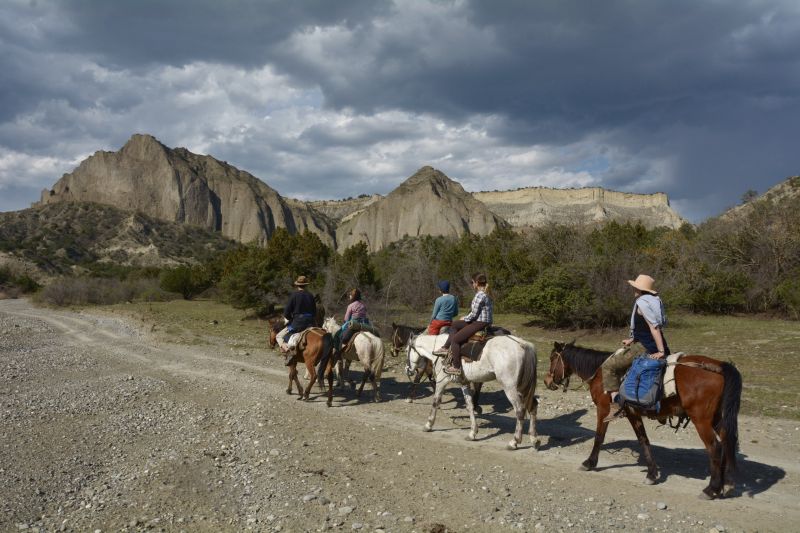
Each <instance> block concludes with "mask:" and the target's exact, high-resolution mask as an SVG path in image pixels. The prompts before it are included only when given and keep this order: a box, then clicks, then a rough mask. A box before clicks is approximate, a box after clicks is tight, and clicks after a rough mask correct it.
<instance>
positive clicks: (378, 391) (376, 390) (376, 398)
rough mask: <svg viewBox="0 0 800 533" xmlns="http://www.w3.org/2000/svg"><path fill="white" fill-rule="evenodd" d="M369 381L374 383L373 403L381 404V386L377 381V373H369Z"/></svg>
mask: <svg viewBox="0 0 800 533" xmlns="http://www.w3.org/2000/svg"><path fill="white" fill-rule="evenodd" d="M369 381H370V383H372V401H373V402H379V401H381V384H380V382H379V381H378V380H377V379H376V376H375V372H373V371H371V370H370V372H369Z"/></svg>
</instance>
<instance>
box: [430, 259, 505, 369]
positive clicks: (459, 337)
mask: <svg viewBox="0 0 800 533" xmlns="http://www.w3.org/2000/svg"><path fill="white" fill-rule="evenodd" d="M472 287H473V288H474V289H475V290H476V291H477V292H476V293H475V297H474V298H473V299H472V305H471V306H470V311H469V314H468V315H467V316H465V317H463V318H462V319H461V320H456V321H455V322H453V324H452V325H451V326H450V336H449V337H448V338H447V341H446V342H445V343H444V345H443V346H442V347H441V348H439V349H438V350H435V351H434V352H433V353H434V355H447V353H448V352H450V353H451V354H452V357H451V359H452V361H451V363H450V365H448V366H447V368H445V369H444V371H445V372H447V373H448V374H455V375H458V374H460V373H461V344H462V343H464V342H466V341H467V340H469V338H470V337H472V335H474V334H475V333H477V332H479V331H480V330H482V329H484V328H485V327H486V326H489V325H490V324H491V323H492V307H493V304H492V299H491V298H490V297H489V295H488V294H487V293H486V291H487V290H488V288H489V282H488V281H487V279H486V274H474V275H473V276H472Z"/></svg>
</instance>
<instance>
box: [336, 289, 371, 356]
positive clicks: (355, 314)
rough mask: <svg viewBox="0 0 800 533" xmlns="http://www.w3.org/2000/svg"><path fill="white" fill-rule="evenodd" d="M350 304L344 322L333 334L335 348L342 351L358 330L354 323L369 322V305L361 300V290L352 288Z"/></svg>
mask: <svg viewBox="0 0 800 533" xmlns="http://www.w3.org/2000/svg"><path fill="white" fill-rule="evenodd" d="M349 296H350V304H349V305H348V306H347V310H346V311H345V313H344V324H342V327H341V328H340V329H339V331H337V332H336V333H335V334H334V336H333V346H334V350H336V351H337V352H341V350H342V346H347V343H348V342H350V339H352V338H353V335H355V334H356V333H357V332H358V330H357V329H356V328H353V327H352V325H353V323H359V324H369V318H368V317H367V306H366V305H364V302H362V301H361V291H360V290H358V289H352V290H351V291H350V294H349Z"/></svg>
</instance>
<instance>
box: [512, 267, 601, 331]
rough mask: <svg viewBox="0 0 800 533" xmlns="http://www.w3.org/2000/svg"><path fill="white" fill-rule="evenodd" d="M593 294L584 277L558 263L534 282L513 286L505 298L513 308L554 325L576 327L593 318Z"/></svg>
mask: <svg viewBox="0 0 800 533" xmlns="http://www.w3.org/2000/svg"><path fill="white" fill-rule="evenodd" d="M593 301H594V297H593V295H592V292H591V290H590V289H589V287H587V286H586V282H585V280H584V278H583V277H582V276H580V275H579V274H577V273H576V272H575V271H574V270H571V269H568V268H565V267H561V266H556V267H551V268H549V269H548V270H546V271H544V272H543V273H542V275H541V276H539V277H538V278H537V279H536V280H535V281H534V282H533V283H531V284H528V285H518V286H516V287H513V288H512V289H511V290H510V291H509V294H508V296H507V297H506V299H505V305H506V306H508V307H509V308H510V309H512V310H515V311H520V312H527V313H532V314H535V315H537V316H538V317H540V318H542V319H543V320H544V321H545V322H546V323H547V324H548V325H551V326H576V325H581V324H585V323H587V322H589V321H590V318H591V317H590V316H589V312H590V309H591V307H592V305H593Z"/></svg>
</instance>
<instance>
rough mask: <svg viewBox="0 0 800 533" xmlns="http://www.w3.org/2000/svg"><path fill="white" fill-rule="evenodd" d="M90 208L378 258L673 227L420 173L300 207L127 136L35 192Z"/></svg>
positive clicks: (593, 202)
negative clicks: (296, 237) (312, 237)
mask: <svg viewBox="0 0 800 533" xmlns="http://www.w3.org/2000/svg"><path fill="white" fill-rule="evenodd" d="M61 202H97V203H100V204H107V205H112V206H114V207H117V208H120V209H124V210H130V211H138V212H141V213H144V214H145V215H148V216H151V217H154V218H157V219H160V220H166V221H172V222H179V223H185V224H190V225H197V226H202V227H204V228H206V229H209V230H212V231H215V232H219V233H221V234H222V235H223V236H225V237H228V238H230V239H233V240H236V241H239V242H252V241H255V242H258V243H261V244H264V243H266V242H267V240H268V239H269V237H270V235H272V233H273V232H274V231H275V229H276V228H279V227H284V228H287V229H288V230H289V231H290V232H300V231H304V230H309V231H311V232H312V233H315V234H316V235H318V236H319V237H320V239H321V240H322V242H324V243H325V244H327V245H328V246H331V247H334V248H336V249H338V250H342V249H344V248H346V247H348V246H351V245H353V244H355V243H357V242H359V241H364V242H366V243H367V245H368V246H369V248H370V250H373V251H374V250H378V249H380V248H382V247H384V246H386V245H388V244H390V243H392V242H395V241H397V240H400V239H402V238H404V237H406V236H409V237H416V236H419V235H433V236H448V237H458V236H460V235H462V234H464V233H465V232H469V233H475V234H479V235H485V234H487V233H490V232H491V231H493V230H494V229H495V228H496V227H498V226H508V225H510V226H511V227H514V228H520V229H524V228H526V227H535V226H541V225H544V224H547V223H559V224H576V223H583V224H598V223H604V222H607V221H611V220H617V221H623V222H624V221H641V222H642V223H643V224H644V225H645V226H647V227H657V226H666V227H671V228H677V227H680V226H681V225H682V224H683V223H685V220H683V219H682V218H681V217H680V216H679V215H678V214H677V213H675V211H673V210H672V209H671V207H670V206H669V200H668V198H667V196H666V194H663V193H657V194H650V195H647V194H632V193H622V192H616V191H607V190H604V189H601V188H587V189H548V188H543V187H532V188H524V189H517V190H515V191H494V192H477V193H472V194H470V193H468V192H466V191H465V190H464V189H463V187H461V185H460V184H458V183H457V182H455V181H453V180H451V179H450V178H448V177H447V176H446V175H445V174H444V173H442V172H441V171H439V170H436V169H433V168H431V167H423V168H421V169H420V170H418V171H417V172H416V173H415V174H414V175H413V176H411V177H410V178H408V179H407V180H406V181H405V182H403V183H402V184H401V185H400V186H399V187H397V188H396V189H395V190H394V191H392V192H391V193H390V194H389V195H387V196H385V197H384V196H381V195H378V194H373V195H371V196H369V195H362V196H359V197H357V198H349V199H347V200H318V201H312V202H303V201H300V200H296V199H292V198H285V197H283V196H281V195H280V194H279V193H278V192H277V191H275V190H274V189H272V188H271V187H269V186H268V185H267V184H265V183H264V182H262V181H261V180H259V179H257V178H256V177H255V176H253V175H251V174H249V173H248V172H245V171H242V170H239V169H237V168H235V167H233V166H232V165H229V164H228V163H227V162H224V161H219V160H217V159H215V158H213V157H211V156H207V155H197V154H194V153H192V152H190V151H188V150H187V149H185V148H174V149H171V148H168V147H166V146H164V145H163V144H161V143H160V142H159V141H158V140H156V139H155V138H154V137H152V136H150V135H140V134H137V135H133V136H132V137H131V138H130V140H129V141H128V142H127V143H126V144H125V145H124V146H123V147H122V148H121V149H120V150H119V151H117V152H105V151H99V152H96V153H95V154H94V155H92V156H90V157H89V158H87V159H86V160H84V161H83V162H82V163H81V164H80V165H79V166H78V167H77V168H76V169H75V170H74V171H73V172H71V173H69V174H65V175H64V176H62V177H61V179H59V180H58V181H57V182H56V183H55V185H54V186H53V187H52V188H51V189H46V190H44V191H43V192H42V197H41V201H40V202H39V203H38V204H35V205H39V206H46V205H51V204H55V203H61Z"/></svg>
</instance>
